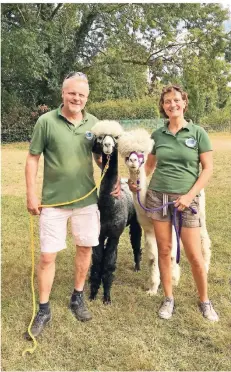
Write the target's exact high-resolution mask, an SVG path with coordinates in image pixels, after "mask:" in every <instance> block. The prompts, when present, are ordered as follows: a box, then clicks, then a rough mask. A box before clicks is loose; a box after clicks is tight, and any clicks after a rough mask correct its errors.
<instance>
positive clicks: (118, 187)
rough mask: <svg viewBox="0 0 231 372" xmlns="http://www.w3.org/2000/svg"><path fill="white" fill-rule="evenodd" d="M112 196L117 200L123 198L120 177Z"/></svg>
mask: <svg viewBox="0 0 231 372" xmlns="http://www.w3.org/2000/svg"><path fill="white" fill-rule="evenodd" d="M110 195H112V196H114V197H115V198H117V199H119V198H120V197H121V182H120V177H118V179H117V182H116V184H115V186H114V190H113V191H112V192H111V193H110Z"/></svg>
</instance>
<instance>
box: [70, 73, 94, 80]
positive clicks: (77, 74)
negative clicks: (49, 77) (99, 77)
mask: <svg viewBox="0 0 231 372" xmlns="http://www.w3.org/2000/svg"><path fill="white" fill-rule="evenodd" d="M74 76H80V77H83V78H85V79H86V80H88V79H87V75H85V74H84V73H83V72H75V71H72V72H69V74H68V75H67V76H66V77H65V80H67V79H70V78H72V77H74Z"/></svg>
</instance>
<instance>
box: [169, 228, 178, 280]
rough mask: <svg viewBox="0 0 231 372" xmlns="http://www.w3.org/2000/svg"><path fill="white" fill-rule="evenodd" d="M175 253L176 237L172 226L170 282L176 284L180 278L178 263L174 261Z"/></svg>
mask: <svg viewBox="0 0 231 372" xmlns="http://www.w3.org/2000/svg"><path fill="white" fill-rule="evenodd" d="M176 255H177V239H176V233H175V230H174V228H172V252H171V262H172V284H173V285H175V286H177V285H178V283H179V280H180V265H179V264H178V263H176Z"/></svg>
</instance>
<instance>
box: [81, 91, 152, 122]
mask: <svg viewBox="0 0 231 372" xmlns="http://www.w3.org/2000/svg"><path fill="white" fill-rule="evenodd" d="M87 110H88V111H89V112H90V113H91V114H92V115H95V116H96V117H97V118H99V119H100V120H103V119H108V120H123V119H152V118H159V111H158V108H157V106H156V105H155V103H153V99H152V98H150V97H147V98H142V99H137V100H135V101H131V100H116V101H104V102H95V103H91V104H89V105H88V107H87Z"/></svg>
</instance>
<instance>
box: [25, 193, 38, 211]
mask: <svg viewBox="0 0 231 372" xmlns="http://www.w3.org/2000/svg"><path fill="white" fill-rule="evenodd" d="M39 205H40V203H39V200H38V198H37V196H36V195H34V196H31V195H30V196H27V210H28V212H29V213H30V214H33V215H39V214H40V212H41V208H39Z"/></svg>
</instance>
